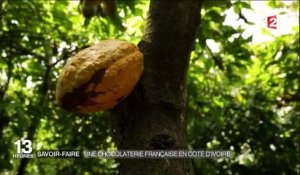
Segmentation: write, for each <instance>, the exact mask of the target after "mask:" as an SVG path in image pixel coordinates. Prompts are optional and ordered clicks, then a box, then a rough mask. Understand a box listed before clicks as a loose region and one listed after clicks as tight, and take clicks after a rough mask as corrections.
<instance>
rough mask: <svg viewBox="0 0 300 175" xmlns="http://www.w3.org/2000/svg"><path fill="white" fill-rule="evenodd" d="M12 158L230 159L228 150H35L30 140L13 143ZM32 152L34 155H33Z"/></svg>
mask: <svg viewBox="0 0 300 175" xmlns="http://www.w3.org/2000/svg"><path fill="white" fill-rule="evenodd" d="M14 144H15V145H16V148H17V151H16V152H17V153H15V154H13V158H15V159H21V158H113V159H118V158H122V159H124V158H129V159H132V158H156V159H157V158H230V157H231V151H230V150H36V151H33V147H32V142H31V141H30V140H17V141H16V142H14ZM33 152H34V154H33Z"/></svg>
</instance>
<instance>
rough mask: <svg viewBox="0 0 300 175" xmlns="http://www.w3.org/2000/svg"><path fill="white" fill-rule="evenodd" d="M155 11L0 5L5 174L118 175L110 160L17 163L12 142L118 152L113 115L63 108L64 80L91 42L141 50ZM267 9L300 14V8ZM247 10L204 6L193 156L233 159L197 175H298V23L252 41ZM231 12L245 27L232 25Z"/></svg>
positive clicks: (193, 88) (0, 170)
mask: <svg viewBox="0 0 300 175" xmlns="http://www.w3.org/2000/svg"><path fill="white" fill-rule="evenodd" d="M149 3H150V1H146V0H140V1H138V0H136V1H126V0H118V9H117V16H115V17H114V18H109V17H103V16H97V17H93V18H91V19H89V20H88V21H87V19H85V18H84V17H83V15H82V14H81V13H80V10H79V9H80V7H79V6H78V4H79V1H64V0H59V1H39V0H33V1H29V0H18V1H12V0H0V5H1V6H0V54H1V56H0V174H8V175H9V174H17V173H19V174H33V175H35V174H49V175H54V174H84V175H94V174H116V173H117V170H116V167H117V166H118V164H117V163H116V162H115V161H114V160H112V159H53V158H52V159H51V158H40V159H39V158H34V159H30V160H29V161H28V160H25V159H23V160H21V159H13V158H12V154H14V153H16V145H14V142H15V141H17V140H19V139H21V138H28V139H30V140H32V142H33V149H34V151H36V150H58V149H59V150H106V149H116V146H115V144H114V143H113V141H112V138H111V136H110V123H109V116H108V113H106V112H99V113H96V114H90V115H78V114H74V113H69V112H67V111H64V110H62V109H61V108H60V107H59V106H58V105H57V103H56V102H55V85H56V79H57V76H58V74H59V71H60V70H61V69H62V67H63V65H64V64H65V63H66V60H67V58H68V57H70V56H72V55H73V54H75V53H76V52H78V51H79V50H81V49H83V48H85V47H88V46H89V45H92V44H93V43H97V42H98V41H100V40H104V39H111V38H118V39H123V40H128V41H131V42H134V43H135V44H137V43H138V42H139V41H140V40H141V38H142V35H143V33H144V28H145V25H146V19H147V10H148V6H149ZM170 3H172V1H170ZM261 3H265V4H266V5H267V7H268V8H269V9H279V10H280V14H281V15H288V14H295V15H297V14H298V13H299V1H291V2H290V3H284V2H283V1H275V0H273V1H261ZM243 10H248V11H254V12H255V9H252V7H251V3H250V2H249V1H233V2H230V1H228V0H226V1H205V2H204V4H203V8H202V11H201V15H202V20H201V26H200V27H199V30H198V32H197V36H196V39H195V44H194V48H193V51H192V53H191V61H190V68H189V73H188V109H187V113H188V118H189V122H188V128H187V131H188V148H189V149H202V150H203V149H206V150H216V149H217V150H218V149H220V150H231V151H232V153H233V156H232V157H231V158H230V159H225V158H219V159H194V160H193V167H194V169H195V174H197V175H200V174H212V175H214V174H228V175H230V174H282V175H283V174H286V175H293V174H299V169H300V163H299V162H300V155H299V149H300V148H299V147H300V134H299V133H300V131H299V125H300V118H299V117H300V87H299V84H300V74H299V68H300V66H299V65H300V64H299V51H300V48H299V21H297V20H296V21H295V23H294V27H293V28H291V31H292V32H290V33H288V34H281V35H280V36H277V37H275V35H273V34H272V32H270V31H269V29H266V28H264V29H260V30H261V31H263V32H262V35H265V36H268V37H271V38H272V39H271V40H270V41H263V42H259V43H254V42H252V39H253V37H252V36H247V37H245V36H244V35H243V34H244V33H245V32H247V28H248V27H251V26H255V25H256V24H255V23H256V22H255V21H248V20H247V16H245V15H244V14H243V12H244V11H243ZM229 11H231V12H232V13H233V15H235V17H236V18H235V19H234V20H235V21H237V23H238V25H237V26H232V25H228V24H226V23H225V22H224V21H225V19H226V18H228V14H229ZM298 17H299V16H298ZM208 43H213V46H214V47H211V46H210V44H208Z"/></svg>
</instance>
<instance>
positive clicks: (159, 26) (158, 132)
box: [112, 0, 201, 175]
mask: <svg viewBox="0 0 300 175" xmlns="http://www.w3.org/2000/svg"><path fill="white" fill-rule="evenodd" d="M200 6H201V1H200V0H185V1H170V0H152V1H151V4H150V10H149V17H148V21H147V28H146V31H145V35H144V38H143V40H142V41H141V42H140V43H139V47H140V49H141V51H142V52H143V54H144V59H145V60H144V61H145V70H144V73H143V76H142V78H141V81H140V83H139V84H138V85H137V87H136V89H135V90H134V92H133V93H132V94H131V95H130V96H129V97H127V98H126V100H124V101H123V102H121V103H120V104H119V105H118V106H117V107H115V109H114V110H113V111H112V132H113V136H114V140H115V142H116V143H117V146H118V149H120V150H124V149H131V150H132V149H156V150H159V149H160V150H161V149H173V150H174V149H186V114H185V104H186V101H185V100H186V74H187V69H188V64H189V57H190V52H191V48H192V45H193V42H194V37H195V33H196V29H197V26H198V24H199V20H200V19H199V18H200ZM118 161H119V163H120V165H119V172H120V174H122V175H123V174H125V175H126V174H128V175H132V174H135V175H140V174H142V175H148V174H149V175H156V174H157V175H160V174H161V175H169V174H170V175H175V174H176V175H183V174H184V175H187V174H193V171H192V167H191V163H190V160H188V159H147V160H145V159H142V160H141V159H120V160H118Z"/></svg>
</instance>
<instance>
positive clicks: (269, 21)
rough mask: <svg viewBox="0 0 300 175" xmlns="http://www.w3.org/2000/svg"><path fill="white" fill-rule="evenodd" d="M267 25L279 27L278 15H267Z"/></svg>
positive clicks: (273, 27) (272, 27)
mask: <svg viewBox="0 0 300 175" xmlns="http://www.w3.org/2000/svg"><path fill="white" fill-rule="evenodd" d="M267 27H268V28H271V29H277V16H276V15H272V16H267Z"/></svg>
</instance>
